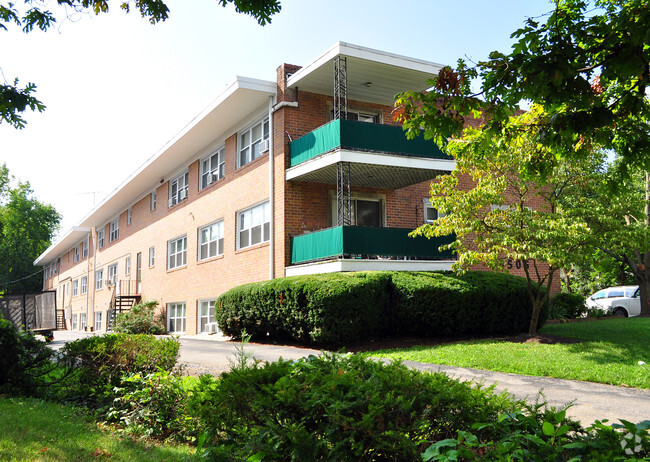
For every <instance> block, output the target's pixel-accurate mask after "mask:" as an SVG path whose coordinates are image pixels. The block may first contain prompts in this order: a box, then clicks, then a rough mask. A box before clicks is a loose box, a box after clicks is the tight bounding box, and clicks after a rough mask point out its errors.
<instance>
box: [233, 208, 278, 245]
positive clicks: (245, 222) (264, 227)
mask: <svg viewBox="0 0 650 462" xmlns="http://www.w3.org/2000/svg"><path fill="white" fill-rule="evenodd" d="M270 235H271V206H270V205H269V203H268V202H265V203H263V204H260V205H256V206H255V207H251V208H250V209H247V210H244V211H243V212H239V213H238V214H237V236H238V239H239V242H238V248H239V249H244V248H246V247H250V246H251V245H255V244H259V243H261V242H268V240H269V239H270Z"/></svg>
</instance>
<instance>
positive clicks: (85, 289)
mask: <svg viewBox="0 0 650 462" xmlns="http://www.w3.org/2000/svg"><path fill="white" fill-rule="evenodd" d="M87 292H88V276H83V277H82V278H81V295H84V294H86V293H87Z"/></svg>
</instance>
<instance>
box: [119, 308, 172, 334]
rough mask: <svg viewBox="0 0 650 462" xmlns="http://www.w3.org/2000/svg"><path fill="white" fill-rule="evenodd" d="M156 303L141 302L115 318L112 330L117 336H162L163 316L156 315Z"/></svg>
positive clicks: (164, 329)
mask: <svg viewBox="0 0 650 462" xmlns="http://www.w3.org/2000/svg"><path fill="white" fill-rule="evenodd" d="M157 307H158V302H157V301H155V300H154V301H150V302H142V303H138V304H137V305H134V306H133V307H131V309H130V310H129V311H125V312H124V313H119V314H118V315H117V316H116V317H115V326H114V328H113V330H114V331H115V332H116V333H118V334H154V335H159V334H164V333H165V332H167V328H166V326H165V315H164V314H162V313H156V308H157Z"/></svg>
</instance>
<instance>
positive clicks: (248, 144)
mask: <svg viewBox="0 0 650 462" xmlns="http://www.w3.org/2000/svg"><path fill="white" fill-rule="evenodd" d="M268 139H269V118H268V117H264V118H263V119H262V120H259V121H258V122H256V123H255V124H253V125H252V126H251V127H249V128H247V129H246V130H243V131H242V132H240V133H239V157H238V163H239V167H242V166H244V165H246V164H247V163H249V162H250V161H252V160H255V159H257V158H258V157H260V156H261V155H262V153H263V152H265V151H268V146H267V143H264V144H263V143H262V142H263V141H266V140H268Z"/></svg>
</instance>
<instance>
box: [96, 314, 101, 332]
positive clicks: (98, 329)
mask: <svg viewBox="0 0 650 462" xmlns="http://www.w3.org/2000/svg"><path fill="white" fill-rule="evenodd" d="M101 330H102V312H101V311H97V312H95V332H100V331H101Z"/></svg>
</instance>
